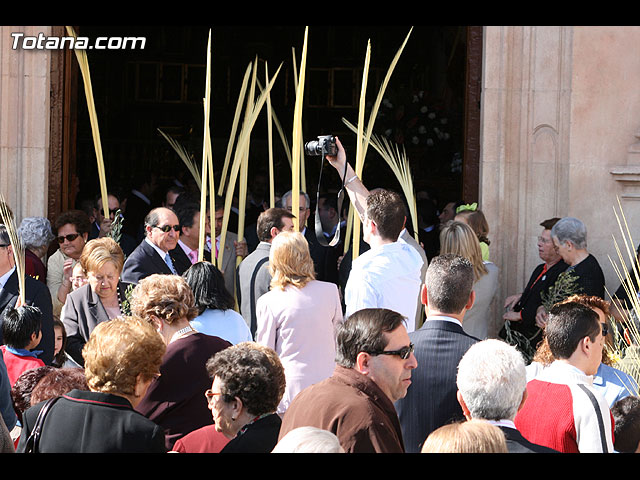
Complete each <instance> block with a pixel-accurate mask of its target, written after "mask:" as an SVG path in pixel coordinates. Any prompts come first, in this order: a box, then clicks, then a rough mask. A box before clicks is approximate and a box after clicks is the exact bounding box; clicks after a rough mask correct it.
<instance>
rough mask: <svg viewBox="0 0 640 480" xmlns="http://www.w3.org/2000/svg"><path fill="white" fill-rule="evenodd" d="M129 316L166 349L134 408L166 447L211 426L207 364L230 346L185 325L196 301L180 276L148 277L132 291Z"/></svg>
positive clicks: (193, 311)
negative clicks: (161, 434) (149, 328)
mask: <svg viewBox="0 0 640 480" xmlns="http://www.w3.org/2000/svg"><path fill="white" fill-rule="evenodd" d="M131 312H132V313H133V315H135V316H138V317H140V318H143V319H145V320H147V321H148V322H151V323H152V324H153V325H154V326H155V328H156V330H157V331H158V333H159V334H160V336H161V337H162V339H163V340H164V343H165V344H166V345H167V352H166V354H165V356H164V358H163V360H162V365H161V366H160V373H161V374H162V376H161V377H160V378H158V381H156V382H154V383H153V385H152V386H151V388H149V391H148V392H147V395H146V396H145V397H144V398H143V399H142V401H141V402H140V404H139V405H138V407H137V410H138V411H139V412H140V413H142V414H143V415H144V416H146V417H147V418H149V419H150V420H153V421H154V422H155V423H157V424H158V425H160V426H161V427H162V428H163V429H164V431H165V436H166V446H167V449H168V450H171V448H172V447H173V444H174V443H175V442H176V440H178V439H179V438H181V437H183V436H184V435H186V434H187V433H190V432H192V431H194V430H197V429H199V428H201V427H203V426H205V425H210V424H211V423H212V419H211V414H210V413H209V409H208V408H207V402H206V399H205V398H204V396H203V395H202V392H203V391H205V390H206V389H207V388H208V386H210V385H211V380H210V378H209V374H208V373H207V369H206V363H207V360H209V358H211V357H212V356H213V355H215V354H216V353H218V352H219V351H220V350H224V349H225V348H227V347H229V346H231V344H230V343H229V342H228V341H226V340H223V339H222V338H220V337H214V336H212V335H206V334H204V333H200V332H197V331H195V330H194V329H193V327H192V326H191V324H190V323H189V322H190V321H191V320H192V319H193V318H195V316H196V315H197V314H198V310H197V309H196V306H195V298H194V296H193V292H192V291H191V288H190V287H189V285H188V284H187V282H186V281H185V279H184V278H182V277H180V276H178V275H160V274H153V275H151V276H149V277H147V278H144V279H142V280H141V281H140V283H138V285H137V286H136V287H135V288H134V290H133V292H132V293H131Z"/></svg>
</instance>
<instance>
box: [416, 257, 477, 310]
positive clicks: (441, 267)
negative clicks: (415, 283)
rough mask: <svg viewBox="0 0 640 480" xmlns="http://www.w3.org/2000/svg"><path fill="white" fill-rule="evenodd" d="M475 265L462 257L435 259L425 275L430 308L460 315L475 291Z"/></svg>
mask: <svg viewBox="0 0 640 480" xmlns="http://www.w3.org/2000/svg"><path fill="white" fill-rule="evenodd" d="M473 281H474V276H473V265H471V262H470V261H469V260H467V259H466V258H464V257H462V256H460V255H454V254H451V253H446V254H443V255H439V256H437V257H434V258H433V259H432V260H431V262H430V263H429V266H428V267H427V273H426V275H425V285H426V287H427V298H428V301H429V306H430V307H432V308H433V309H435V310H438V311H440V312H442V313H460V312H461V311H462V309H463V308H464V307H465V305H466V304H467V302H468V301H469V296H470V295H471V291H472V290H473Z"/></svg>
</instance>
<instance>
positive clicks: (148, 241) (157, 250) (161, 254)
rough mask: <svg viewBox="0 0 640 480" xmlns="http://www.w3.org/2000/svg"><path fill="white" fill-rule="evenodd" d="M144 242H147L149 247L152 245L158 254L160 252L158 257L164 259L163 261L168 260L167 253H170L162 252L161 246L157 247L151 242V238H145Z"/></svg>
mask: <svg viewBox="0 0 640 480" xmlns="http://www.w3.org/2000/svg"><path fill="white" fill-rule="evenodd" d="M144 241H145V242H147V243H148V244H149V245H151V246H152V247H153V249H154V250H155V251H156V252H158V255H160V258H162V259H163V260H164V259H165V258H166V256H167V253H169V252H165V251H164V250H162V249H161V248H160V247H159V246H157V245H156V244H155V243H153V242H152V241H151V240H149V237H144Z"/></svg>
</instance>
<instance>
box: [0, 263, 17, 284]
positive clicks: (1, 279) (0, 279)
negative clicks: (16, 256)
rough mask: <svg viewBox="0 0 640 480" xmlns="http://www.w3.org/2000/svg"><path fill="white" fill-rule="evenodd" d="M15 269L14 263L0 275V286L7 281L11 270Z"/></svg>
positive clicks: (11, 272)
mask: <svg viewBox="0 0 640 480" xmlns="http://www.w3.org/2000/svg"><path fill="white" fill-rule="evenodd" d="M15 271H16V266H15V265H14V266H13V267H12V268H11V269H9V271H8V272H7V273H5V274H4V275H2V276H1V277H0V288H3V287H4V286H5V284H6V283H7V280H9V277H10V276H11V275H13V272H15Z"/></svg>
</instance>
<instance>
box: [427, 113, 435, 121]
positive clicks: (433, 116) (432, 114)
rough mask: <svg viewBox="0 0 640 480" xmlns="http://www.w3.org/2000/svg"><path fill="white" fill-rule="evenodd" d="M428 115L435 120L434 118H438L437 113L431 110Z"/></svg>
mask: <svg viewBox="0 0 640 480" xmlns="http://www.w3.org/2000/svg"><path fill="white" fill-rule="evenodd" d="M427 117H429V118H430V119H431V120H433V119H434V118H436V114H435V113H433V112H431V113H430V114H429V115H427Z"/></svg>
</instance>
